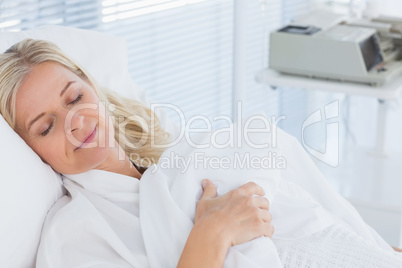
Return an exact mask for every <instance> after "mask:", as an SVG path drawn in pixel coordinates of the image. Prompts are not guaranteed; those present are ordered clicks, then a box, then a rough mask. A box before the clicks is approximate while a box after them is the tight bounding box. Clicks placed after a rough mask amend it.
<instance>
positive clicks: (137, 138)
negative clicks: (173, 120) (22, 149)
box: [0, 39, 171, 167]
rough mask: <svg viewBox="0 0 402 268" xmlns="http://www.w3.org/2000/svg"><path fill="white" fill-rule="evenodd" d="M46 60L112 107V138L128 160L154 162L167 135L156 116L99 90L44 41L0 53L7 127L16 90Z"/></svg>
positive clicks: (0, 97)
mask: <svg viewBox="0 0 402 268" xmlns="http://www.w3.org/2000/svg"><path fill="white" fill-rule="evenodd" d="M46 61H50V62H55V63H58V64H61V65H62V66H64V67H65V68H67V69H69V70H70V71H72V72H73V73H75V74H76V75H77V76H79V77H80V78H81V79H83V80H85V81H87V82H89V83H90V84H91V85H92V86H93V89H94V91H95V93H96V95H97V96H98V98H99V100H100V101H103V102H104V103H105V107H109V105H110V104H113V105H114V106H113V107H114V108H115V109H113V110H112V111H110V113H111V114H112V115H113V116H112V120H113V126H114V130H115V139H116V141H117V142H118V143H119V145H120V146H121V147H122V148H123V149H124V151H125V153H126V155H127V156H128V157H129V158H130V159H131V160H132V161H134V162H135V163H136V164H137V165H140V166H146V167H148V166H150V165H152V164H154V163H157V162H158V160H159V158H160V156H161V154H162V153H163V151H164V150H165V147H166V146H163V145H166V144H168V143H169V141H170V139H171V136H170V134H169V133H168V132H166V131H165V130H164V129H163V128H162V127H161V125H160V121H159V119H158V117H157V116H156V114H154V113H153V112H152V111H151V110H150V109H149V108H147V107H146V106H145V105H144V104H143V103H142V102H140V101H138V100H133V99H128V98H124V97H122V96H119V95H118V94H116V93H115V92H113V91H111V90H108V89H106V88H101V87H99V85H98V84H97V82H96V81H95V79H94V78H93V77H91V75H90V74H89V73H88V72H87V71H85V69H84V68H83V67H80V66H79V64H78V63H76V62H74V61H73V60H72V59H70V58H69V57H68V56H67V55H65V54H64V53H63V52H62V51H61V50H60V49H59V48H58V47H57V46H56V45H55V44H53V43H51V42H48V41H44V40H34V39H25V40H23V41H21V42H19V43H17V44H15V45H13V46H12V47H10V48H9V49H8V50H7V51H6V52H4V53H3V54H0V114H1V115H2V116H3V117H4V119H5V121H6V122H7V123H8V124H9V125H10V126H11V128H13V129H14V130H15V127H16V121H15V120H16V118H15V101H16V94H17V90H18V88H19V87H20V86H21V84H22V82H23V81H24V79H25V77H27V75H28V74H29V73H30V72H31V70H32V68H33V67H35V66H37V65H39V64H41V63H43V62H46ZM116 118H118V119H119V120H116ZM133 118H134V119H133ZM151 119H153V120H151ZM121 122H124V124H122V123H121ZM144 122H146V124H144ZM152 134H153V136H151V135H152ZM144 140H145V142H144ZM133 144H134V145H138V144H140V146H139V147H137V146H133ZM153 145H157V146H153ZM159 145H162V146H159Z"/></svg>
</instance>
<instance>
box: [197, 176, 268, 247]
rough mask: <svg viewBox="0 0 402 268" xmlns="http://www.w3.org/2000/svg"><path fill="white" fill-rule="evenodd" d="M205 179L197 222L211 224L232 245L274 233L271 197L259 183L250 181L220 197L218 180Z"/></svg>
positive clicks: (198, 206)
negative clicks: (215, 183) (270, 206)
mask: <svg viewBox="0 0 402 268" xmlns="http://www.w3.org/2000/svg"><path fill="white" fill-rule="evenodd" d="M203 183H205V184H204V185H203V189H204V193H203V195H202V198H201V199H200V200H199V202H198V204H197V209H196V214H195V225H197V224H207V225H210V226H211V228H213V229H215V230H216V231H217V232H220V233H221V234H224V238H226V239H227V241H228V243H229V245H230V246H235V245H238V244H242V243H244V242H247V241H249V240H252V239H254V238H256V237H259V236H263V235H264V236H267V237H272V235H273V233H274V227H273V226H272V225H271V221H272V216H271V214H270V213H269V201H268V199H266V198H265V197H263V196H264V194H265V193H264V190H263V189H262V188H261V187H260V186H259V185H257V184H256V183H254V182H249V183H246V184H244V185H242V186H240V187H239V188H237V189H234V190H232V191H230V192H228V193H226V194H224V195H222V196H219V197H216V188H215V186H214V184H213V183H212V182H211V181H209V180H208V179H205V180H203Z"/></svg>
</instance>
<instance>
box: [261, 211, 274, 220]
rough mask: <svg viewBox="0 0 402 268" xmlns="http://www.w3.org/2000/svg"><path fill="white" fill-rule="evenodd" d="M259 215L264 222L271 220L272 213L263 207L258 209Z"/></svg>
mask: <svg viewBox="0 0 402 268" xmlns="http://www.w3.org/2000/svg"><path fill="white" fill-rule="evenodd" d="M260 217H261V219H262V220H263V221H264V222H267V223H270V222H271V221H272V214H271V213H269V211H267V210H265V209H261V210H260Z"/></svg>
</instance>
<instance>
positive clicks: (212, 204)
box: [0, 39, 273, 267]
mask: <svg viewBox="0 0 402 268" xmlns="http://www.w3.org/2000/svg"><path fill="white" fill-rule="evenodd" d="M44 96H46V97H44ZM0 103H1V108H0V113H1V114H2V116H3V117H4V118H5V120H6V121H7V122H8V124H9V125H10V126H11V127H12V128H13V129H14V130H15V131H16V132H17V133H18V134H19V135H20V136H21V137H22V138H23V139H24V141H25V142H26V143H27V144H28V145H29V146H30V147H31V148H32V149H33V150H34V151H35V152H36V153H37V154H38V155H39V156H40V157H41V159H42V160H43V161H44V162H45V163H47V164H49V165H50V166H51V167H52V168H53V169H54V170H55V171H56V172H58V173H62V174H80V173H85V172H86V171H88V170H94V169H95V170H103V171H107V172H113V173H118V174H122V175H125V176H129V177H132V179H133V180H140V179H141V176H142V173H143V172H144V171H145V169H146V167H140V165H139V163H135V162H134V161H132V160H131V159H130V158H129V156H131V155H134V154H135V155H140V157H141V158H146V159H153V160H155V162H156V161H157V160H158V158H159V156H160V155H161V153H162V152H163V148H162V147H159V148H153V147H151V144H150V140H151V139H150V135H151V133H155V136H154V137H153V138H154V140H155V142H156V143H157V144H167V143H168V141H169V134H168V133H167V132H165V131H164V130H163V129H162V128H161V127H160V123H159V120H158V119H157V117H156V121H155V122H152V124H150V129H146V128H144V127H143V125H142V124H141V122H140V121H133V120H131V121H128V123H127V124H125V125H124V126H122V124H118V123H119V122H118V120H117V119H123V120H124V119H126V118H127V117H129V116H131V115H137V116H140V117H141V118H144V119H146V120H150V118H151V111H150V110H149V109H148V108H146V107H145V106H144V105H142V104H141V103H140V102H138V101H135V100H129V99H125V98H122V97H120V96H118V95H117V94H115V93H113V92H110V91H108V90H106V89H102V90H101V89H100V88H99V86H98V85H97V84H96V82H95V81H94V79H92V78H91V77H90V75H89V74H88V73H86V72H85V71H84V70H83V69H82V68H80V67H79V66H78V64H77V63H74V62H73V61H72V60H70V59H69V58H68V57H67V56H65V55H64V54H63V53H62V52H61V51H60V50H59V49H58V48H57V47H56V46H55V45H53V44H51V43H49V42H45V41H39V40H30V39H26V40H24V41H21V42H20V43H18V44H15V45H14V46H13V47H11V48H10V49H8V50H7V51H6V52H5V53H4V54H2V55H1V56H0ZM110 104H113V105H114V106H113V107H114V108H115V109H114V111H113V114H110V112H109V111H108V109H105V107H110V106H109V105H110ZM79 105H81V106H79ZM85 105H86V106H85ZM77 107H78V109H76V110H75V111H74V109H75V108H77ZM101 110H103V111H104V112H105V113H102V114H101V113H100V111H101ZM121 133H125V135H121ZM144 136H145V138H146V142H145V143H143V144H141V146H138V147H132V146H127V145H130V144H136V143H138V142H139V141H141V140H142V139H143V138H144ZM94 143H97V144H98V146H93V144H94ZM100 145H103V146H100ZM135 160H137V161H138V159H137V158H136V159H135ZM140 160H141V159H140ZM150 164H152V162H150V163H149V165H150ZM203 188H204V194H203V196H202V198H201V200H200V201H199V203H198V206H197V210H196V218H195V224H194V227H193V229H192V231H191V233H190V235H189V237H188V240H187V243H186V245H185V247H184V250H183V252H182V255H181V258H180V261H179V264H178V266H179V267H222V265H223V261H224V257H225V254H226V251H227V249H228V248H229V247H231V246H234V245H237V244H241V243H243V242H246V241H248V240H251V239H253V238H256V237H258V236H262V235H264V236H269V237H271V236H272V234H273V226H272V225H271V215H270V213H269V203H268V200H267V199H265V198H264V197H262V196H263V195H264V192H263V190H262V188H261V187H259V186H258V185H256V184H253V183H248V184H245V185H243V186H241V187H239V188H238V189H237V190H235V191H231V192H229V193H228V194H225V195H224V196H220V197H215V196H216V189H215V187H214V185H213V184H212V183H211V182H210V181H209V180H205V183H204V184H203ZM217 238H219V239H217Z"/></svg>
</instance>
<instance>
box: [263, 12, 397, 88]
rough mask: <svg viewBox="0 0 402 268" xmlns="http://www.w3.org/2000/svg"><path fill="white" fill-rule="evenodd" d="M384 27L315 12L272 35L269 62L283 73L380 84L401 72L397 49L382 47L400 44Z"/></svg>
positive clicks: (271, 66) (273, 67)
mask: <svg viewBox="0 0 402 268" xmlns="http://www.w3.org/2000/svg"><path fill="white" fill-rule="evenodd" d="M328 14H329V15H328ZM377 24H378V23H377ZM394 28H395V27H394ZM383 32H384V31H383V30H382V31H380V30H379V28H378V27H374V25H373V24H370V25H367V24H365V25H362V24H357V23H353V22H352V19H351V18H347V17H345V16H341V15H336V14H332V15H331V13H329V12H327V11H326V12H315V13H313V14H311V15H309V16H307V17H306V18H304V19H300V20H298V21H295V22H293V23H292V24H290V25H287V26H285V27H282V28H281V29H279V30H277V31H274V32H272V33H271V34H270V57H269V66H270V68H271V69H274V70H277V71H280V72H283V73H290V74H297V75H305V76H309V77H318V78H327V79H335V80H340V81H353V82H361V83H368V84H371V85H381V84H384V83H386V82H388V81H390V80H392V79H393V78H395V77H397V76H399V75H400V74H401V73H402V61H401V55H400V53H399V50H395V49H393V50H392V52H391V53H390V52H388V51H387V50H384V48H385V46H386V45H387V44H388V47H389V46H390V44H391V45H392V44H397V43H395V41H394V39H392V38H390V37H388V38H387V39H385V38H384V37H383V35H384V33H383ZM380 33H381V38H380ZM388 36H389V35H388Z"/></svg>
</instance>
